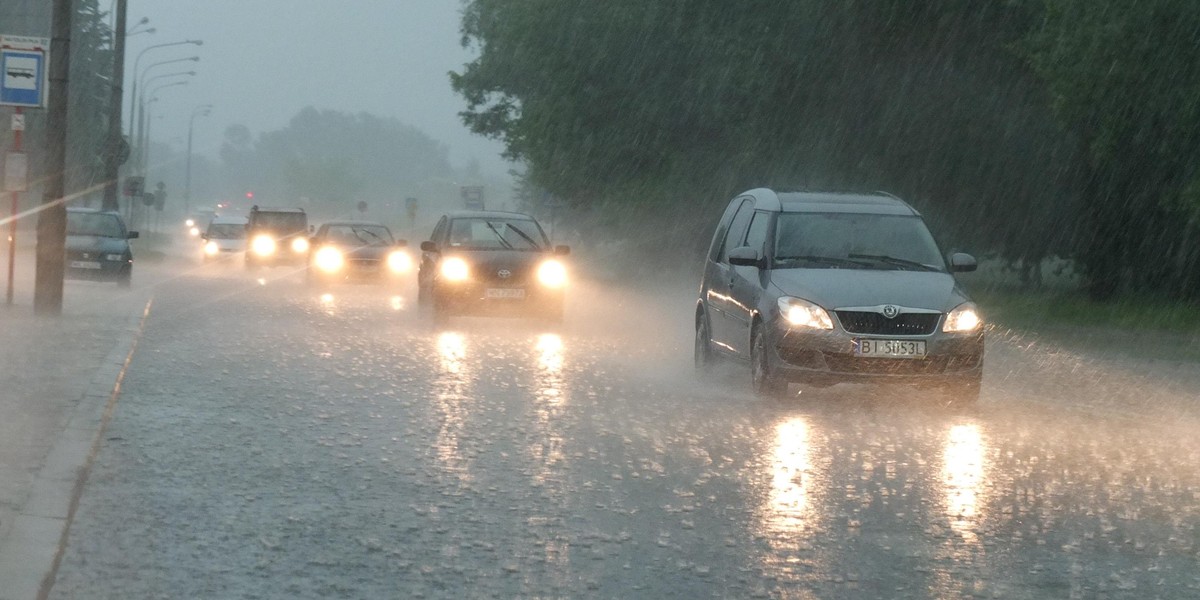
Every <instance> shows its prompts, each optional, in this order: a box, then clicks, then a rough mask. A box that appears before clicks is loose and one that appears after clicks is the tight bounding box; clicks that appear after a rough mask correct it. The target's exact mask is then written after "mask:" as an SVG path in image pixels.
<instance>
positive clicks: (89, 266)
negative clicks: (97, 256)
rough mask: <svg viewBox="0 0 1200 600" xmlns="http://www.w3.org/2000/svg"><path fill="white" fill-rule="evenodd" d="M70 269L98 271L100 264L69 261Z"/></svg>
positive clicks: (87, 261)
mask: <svg viewBox="0 0 1200 600" xmlns="http://www.w3.org/2000/svg"><path fill="white" fill-rule="evenodd" d="M71 268H72V269H99V268H100V263H98V262H93V261H90V260H73V261H71Z"/></svg>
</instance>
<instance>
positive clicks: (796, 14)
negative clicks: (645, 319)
mask: <svg viewBox="0 0 1200 600" xmlns="http://www.w3.org/2000/svg"><path fill="white" fill-rule="evenodd" d="M462 31H463V43H464V44H465V45H468V46H471V47H474V48H476V49H477V50H478V51H479V57H478V59H477V60H475V61H474V62H472V63H470V64H468V65H466V66H465V68H464V69H463V70H462V71H461V72H459V73H452V74H451V80H452V83H453V85H454V87H455V89H456V90H457V91H458V92H459V93H460V94H461V95H462V96H463V97H464V98H466V100H467V102H468V105H469V109H468V110H467V111H466V112H465V113H464V115H463V116H464V119H465V121H466V122H467V124H468V125H469V126H470V127H471V128H472V129H474V130H475V131H476V132H478V133H481V134H484V135H487V136H491V137H495V138H498V139H500V140H503V141H504V142H505V143H506V144H507V148H508V152H509V154H510V155H511V156H512V157H513V158H516V159H520V160H522V161H523V162H524V163H525V164H526V166H527V169H528V170H527V177H528V183H529V184H530V185H531V186H536V187H537V188H540V189H543V190H546V192H548V193H549V194H552V195H553V196H554V197H557V198H561V199H563V200H564V201H565V202H567V203H568V204H569V205H570V206H572V207H573V208H574V210H575V211H576V212H577V213H578V214H579V215H580V216H581V218H588V219H592V220H593V221H595V222H596V223H598V224H601V225H607V226H608V230H609V231H612V232H619V234H620V235H623V236H625V237H627V238H628V239H631V240H634V241H635V242H640V243H641V244H642V245H643V246H644V247H645V249H646V250H656V249H657V250H661V249H663V248H676V249H679V250H682V251H689V250H691V249H694V248H697V247H700V246H703V245H704V244H705V243H706V242H707V240H706V239H705V236H706V234H707V230H706V227H707V226H710V225H711V223H712V221H714V220H715V215H716V214H718V212H719V206H720V205H722V204H723V203H724V202H726V201H727V200H728V199H729V198H730V197H731V196H732V195H733V194H735V193H737V192H739V191H741V190H744V189H747V188H751V187H757V186H763V185H766V186H774V187H780V188H819V189H852V190H876V189H883V190H888V191H891V192H894V193H896V194H898V195H900V196H902V197H904V198H906V199H908V200H909V201H910V202H912V203H913V204H914V205H916V206H917V207H918V209H920V210H922V211H923V212H924V213H925V214H926V216H927V218H928V219H929V220H930V221H931V222H932V224H933V226H934V228H935V231H937V232H938V233H939V235H940V237H941V238H942V240H943V244H944V245H948V246H951V247H958V248H963V249H966V250H969V251H973V252H976V253H979V254H987V255H995V256H998V257H1000V258H1003V259H1004V260H1007V261H1009V262H1010V263H1012V264H1013V265H1016V266H1023V267H1024V268H1026V269H1027V270H1028V271H1029V272H1030V273H1031V274H1033V275H1036V269H1035V266H1036V265H1038V264H1040V262H1041V259H1043V258H1045V257H1048V256H1062V257H1067V258H1071V259H1074V260H1075V261H1076V263H1077V264H1078V265H1079V267H1080V268H1081V269H1082V270H1083V273H1084V275H1085V276H1086V277H1087V280H1088V282H1089V287H1090V290H1091V292H1092V293H1093V294H1094V295H1096V296H1098V297H1107V296H1111V295H1112V294H1114V293H1119V292H1124V291H1128V290H1150V291H1154V292H1158V293H1164V294H1168V295H1172V296H1176V297H1183V298H1196V297H1200V235H1198V234H1200V218H1198V217H1200V177H1198V168H1200V2H1196V1H1195V0H1141V1H1139V2H1129V1H1128V0H941V1H936V0H929V1H916V0H872V1H869V2H865V1H853V2H851V1H847V2H829V1H826V0H787V1H784V0H739V1H738V2H716V1H712V0H658V1H646V0H605V1H603V2H596V1H594V0H472V1H470V2H469V3H468V4H467V5H466V9H465V12H464V17H463V26H462Z"/></svg>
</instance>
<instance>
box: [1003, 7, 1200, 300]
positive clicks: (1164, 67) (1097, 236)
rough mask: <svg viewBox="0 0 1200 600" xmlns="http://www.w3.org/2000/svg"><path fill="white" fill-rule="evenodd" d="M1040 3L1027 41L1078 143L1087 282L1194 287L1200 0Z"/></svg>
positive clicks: (1198, 233)
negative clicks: (1042, 9)
mask: <svg viewBox="0 0 1200 600" xmlns="http://www.w3.org/2000/svg"><path fill="white" fill-rule="evenodd" d="M1045 3H1046V13H1045V18H1044V20H1043V21H1042V22H1041V24H1040V26H1039V27H1037V28H1035V29H1033V30H1031V31H1030V33H1029V34H1028V36H1027V39H1026V42H1025V47H1026V49H1027V54H1028V56H1029V60H1030V63H1031V64H1032V65H1033V67H1034V68H1035V69H1036V70H1037V72H1038V74H1039V75H1040V76H1041V77H1042V79H1043V80H1044V81H1045V83H1046V86H1047V88H1048V89H1049V90H1050V93H1051V95H1052V98H1053V107H1054V109H1055V112H1056V113H1057V114H1058V115H1059V117H1060V118H1061V119H1062V120H1063V122H1064V123H1066V124H1067V125H1068V126H1070V127H1071V128H1072V130H1073V131H1074V132H1076V133H1077V134H1078V135H1079V137H1080V139H1081V143H1082V145H1083V146H1084V147H1085V148H1086V153H1087V156H1086V158H1087V164H1086V167H1087V171H1088V177H1087V185H1086V190H1087V196H1088V200H1089V204H1088V210H1087V211H1086V212H1085V214H1084V217H1085V218H1086V220H1087V223H1088V226H1089V227H1088V232H1089V234H1090V237H1089V238H1088V239H1087V240H1085V243H1084V244H1083V245H1082V247H1081V251H1080V256H1081V258H1082V260H1083V263H1084V264H1085V265H1086V267H1087V269H1088V271H1089V274H1090V275H1091V280H1092V292H1093V294H1094V295H1096V296H1099V297H1106V296H1109V295H1112V294H1113V293H1116V292H1118V291H1121V290H1122V289H1123V288H1127V289H1150V290H1156V291H1163V292H1168V293H1171V294H1174V295H1179V296H1191V297H1195V296H1197V295H1200V278H1198V277H1196V276H1195V272H1196V271H1197V270H1198V269H1200V250H1198V249H1197V239H1198V238H1200V230H1198V229H1197V227H1198V226H1200V222H1198V220H1197V210H1196V205H1195V197H1196V195H1195V190H1196V189H1197V186H1198V185H1200V165H1198V162H1197V157H1198V156H1200V60H1197V50H1198V49H1200V3H1197V2H1194V1H1192V0H1143V1H1140V2H1127V1H1124V0H1045Z"/></svg>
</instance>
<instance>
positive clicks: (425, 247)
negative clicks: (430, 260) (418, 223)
mask: <svg viewBox="0 0 1200 600" xmlns="http://www.w3.org/2000/svg"><path fill="white" fill-rule="evenodd" d="M437 251H438V248H437V244H435V243H433V242H432V241H429V240H426V241H424V242H421V252H437Z"/></svg>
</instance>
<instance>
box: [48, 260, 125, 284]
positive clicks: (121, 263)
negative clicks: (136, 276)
mask: <svg viewBox="0 0 1200 600" xmlns="http://www.w3.org/2000/svg"><path fill="white" fill-rule="evenodd" d="M132 268H133V261H132V260H96V259H92V258H87V259H85V258H80V257H70V256H68V257H67V263H66V269H65V270H64V272H63V276H64V277H65V278H66V279H77V280H83V281H116V280H119V279H121V278H122V277H124V276H125V274H126V273H128V272H129V270H130V269H132Z"/></svg>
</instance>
